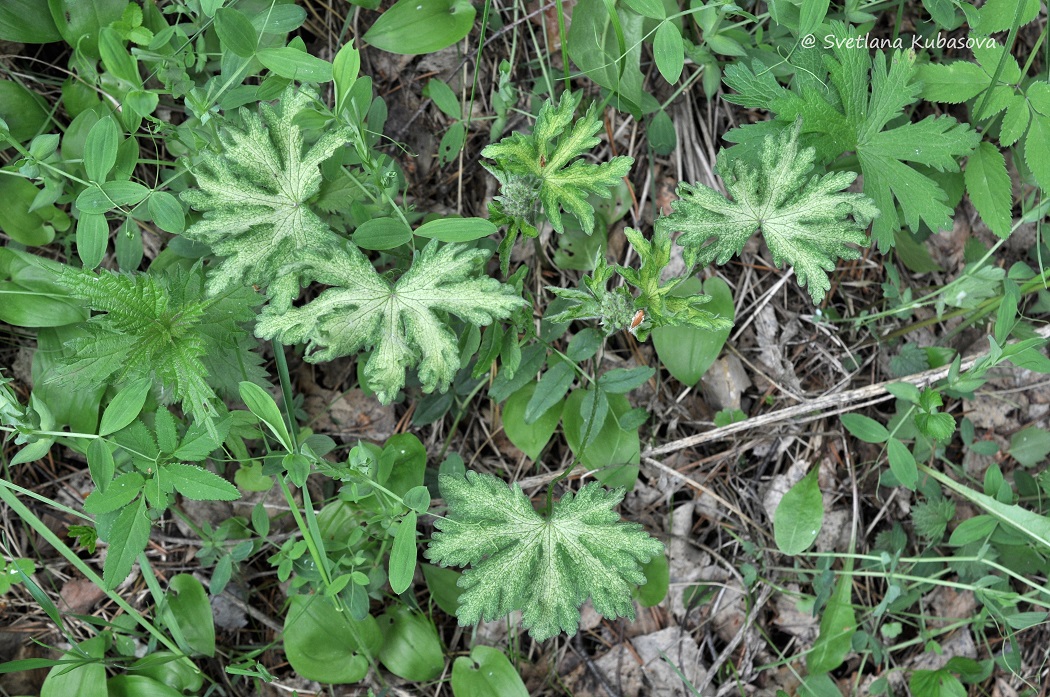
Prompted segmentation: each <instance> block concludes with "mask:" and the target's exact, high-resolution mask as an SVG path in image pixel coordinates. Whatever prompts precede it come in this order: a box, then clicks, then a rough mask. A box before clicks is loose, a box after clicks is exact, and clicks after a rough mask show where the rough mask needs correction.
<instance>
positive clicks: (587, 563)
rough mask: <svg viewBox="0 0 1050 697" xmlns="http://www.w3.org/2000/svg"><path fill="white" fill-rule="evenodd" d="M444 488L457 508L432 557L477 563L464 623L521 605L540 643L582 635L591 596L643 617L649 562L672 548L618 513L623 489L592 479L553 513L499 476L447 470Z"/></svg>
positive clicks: (465, 597)
mask: <svg viewBox="0 0 1050 697" xmlns="http://www.w3.org/2000/svg"><path fill="white" fill-rule="evenodd" d="M439 484H440V487H441V495H442V496H443V497H444V499H445V502H446V503H447V504H448V513H447V514H446V516H445V517H444V518H439V519H438V520H437V521H436V523H435V526H436V527H437V528H438V530H439V532H436V533H434V537H433V540H432V541H431V543H430V547H429V549H428V550H427V553H426V556H427V557H428V558H429V559H431V560H432V561H435V562H437V563H439V564H442V565H443V566H467V565H471V567H472V568H470V569H468V570H467V571H465V572H463V576H462V577H461V578H460V581H459V585H460V587H462V588H463V589H464V591H463V593H462V594H461V595H460V598H459V610H458V612H457V617H458V618H459V623H460V624H461V625H470V624H474V623H476V622H479V621H480V620H482V619H484V620H487V621H491V620H495V619H498V618H500V617H503V616H504V615H506V614H507V613H509V612H511V611H513V610H521V611H522V625H523V626H524V627H525V628H526V629H528V630H529V632H530V633H531V634H532V636H533V638H534V639H536V640H538V641H542V640H544V639H549V638H550V637H552V636H555V635H556V634H558V633H559V632H565V633H567V634H569V635H570V636H572V635H573V634H575V633H576V630H577V628H578V626H579V622H580V606H581V605H582V604H583V603H584V601H586V600H587V598H590V599H591V601H592V603H593V604H594V609H595V610H597V611H598V612H599V613H600V614H602V615H604V616H605V617H610V618H612V617H629V618H631V619H633V618H634V604H633V602H632V600H631V585H632V584H642V583H645V575H644V574H643V573H642V570H641V564H644V563H646V562H648V561H649V560H650V559H652V558H653V557H654V556H656V555H658V554H662V553H663V544H661V543H660V542H659V541H658V540H656V539H654V538H652V537H650V536H649V534H648V533H646V532H645V530H644V529H642V526H641V525H638V524H637V523H627V522H624V521H622V520H621V519H620V516H619V515H618V514H617V513H616V512H615V511H614V510H613V507H614V506H615V505H616V504H618V503H619V502H620V501H621V500H623V496H624V490H623V489H618V490H615V491H609V490H607V489H604V488H602V487H601V486H600V485H599V484H598V483H591V484H588V485H586V486H584V487H583V488H582V489H580V491H579V492H577V493H576V495H575V496H574V495H573V494H571V493H570V494H566V495H565V496H564V497H563V498H562V499H561V500H560V501H558V502H557V503H555V504H554V507H553V509H554V510H553V511H552V512H551V514H550V516H549V517H547V518H545V517H543V516H541V515H540V514H538V513H537V512H536V511H535V510H533V508H532V504H531V503H530V502H529V499H528V498H527V497H526V496H525V494H523V493H522V491H521V488H519V487H518V485H517V484H515V485H513V487H508V486H507V485H506V484H505V483H504V482H502V481H500V480H499V479H497V478H496V477H494V476H492V475H488V474H478V473H477V472H467V474H466V478H463V477H457V476H452V475H442V476H441V477H440V480H439Z"/></svg>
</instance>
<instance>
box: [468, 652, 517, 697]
mask: <svg viewBox="0 0 1050 697" xmlns="http://www.w3.org/2000/svg"><path fill="white" fill-rule="evenodd" d="M452 693H453V695H455V696H456V697H529V692H528V690H526V689H525V683H523V682H522V681H521V678H520V677H519V676H518V671H516V670H515V669H514V666H512V665H511V663H510V661H508V660H507V657H506V656H504V655H503V652H502V651H500V650H499V649H494V648H492V647H490V646H475V647H474V648H473V649H472V650H471V652H470V657H469V658H468V657H467V656H460V657H459V658H457V659H456V660H455V662H454V663H453V664H452Z"/></svg>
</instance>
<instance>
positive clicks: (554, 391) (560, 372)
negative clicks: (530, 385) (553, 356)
mask: <svg viewBox="0 0 1050 697" xmlns="http://www.w3.org/2000/svg"><path fill="white" fill-rule="evenodd" d="M575 379H576V371H575V370H573V367H572V364H571V363H568V362H566V361H558V362H557V363H555V364H554V365H552V366H550V367H549V368H548V369H547V372H545V373H544V374H543V376H542V377H541V378H540V381H539V385H538V386H537V388H536V390H535V391H534V392H533V393H532V396H531V397H530V398H529V402H528V404H526V405H525V414H524V417H525V423H526V424H533V423H535V422H536V421H538V420H539V419H540V417H541V416H543V415H544V414H546V413H547V412H548V411H549V410H550V409H551V407H553V406H554V405H555V404H557V403H558V402H560V401H561V400H562V399H564V397H565V393H566V392H568V391H569V386H571V385H572V382H573V380H575Z"/></svg>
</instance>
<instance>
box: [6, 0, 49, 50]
mask: <svg viewBox="0 0 1050 697" xmlns="http://www.w3.org/2000/svg"><path fill="white" fill-rule="evenodd" d="M0 39H2V40H4V41H15V42H17V43H20V44H49V43H51V42H53V41H61V40H62V35H61V34H59V33H58V27H56V26H55V20H54V19H52V18H51V10H50V9H48V6H47V3H43V2H40V0H4V2H2V3H0Z"/></svg>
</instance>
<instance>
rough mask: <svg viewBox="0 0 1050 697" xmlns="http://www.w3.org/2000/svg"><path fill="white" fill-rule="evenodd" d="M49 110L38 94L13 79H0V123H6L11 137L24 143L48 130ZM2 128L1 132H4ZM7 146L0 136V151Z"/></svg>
mask: <svg viewBox="0 0 1050 697" xmlns="http://www.w3.org/2000/svg"><path fill="white" fill-rule="evenodd" d="M47 120H48V111H47V109H45V108H44V105H43V103H42V101H41V99H40V97H38V96H37V95H36V94H34V93H33V92H30V91H29V90H27V89H26V88H25V87H23V86H22V85H20V84H18V83H17V82H12V81H11V80H0V124H6V127H7V128H6V130H7V131H8V132H9V133H10V138H11V139H12V140H14V141H16V142H18V143H24V142H25V141H27V140H29V139H30V138H32V137H33V136H35V135H37V134H38V133H40V132H41V131H44V130H47ZM3 130H4V129H3V128H0V133H2V132H3ZM6 147H7V142H6V140H5V139H4V138H0V151H2V150H3V149H4V148H6Z"/></svg>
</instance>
